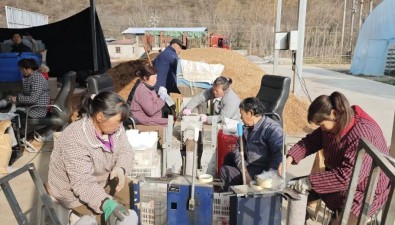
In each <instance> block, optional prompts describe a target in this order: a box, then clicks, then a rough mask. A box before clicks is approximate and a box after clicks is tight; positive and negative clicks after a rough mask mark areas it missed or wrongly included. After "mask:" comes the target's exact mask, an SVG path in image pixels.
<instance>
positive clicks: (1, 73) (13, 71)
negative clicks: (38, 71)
mask: <svg viewBox="0 0 395 225" xmlns="http://www.w3.org/2000/svg"><path fill="white" fill-rule="evenodd" d="M25 58H32V59H34V60H36V62H37V64H38V65H41V54H37V53H30V52H23V53H21V54H20V53H18V52H9V53H0V82H3V83H11V82H19V81H22V78H23V76H22V74H21V72H20V71H19V67H18V62H19V60H21V59H25Z"/></svg>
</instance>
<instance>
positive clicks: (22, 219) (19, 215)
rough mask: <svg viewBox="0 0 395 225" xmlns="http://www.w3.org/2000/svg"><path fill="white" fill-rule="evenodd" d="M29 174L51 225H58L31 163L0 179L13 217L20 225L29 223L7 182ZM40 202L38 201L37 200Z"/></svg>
mask: <svg viewBox="0 0 395 225" xmlns="http://www.w3.org/2000/svg"><path fill="white" fill-rule="evenodd" d="M27 171H28V172H29V173H30V176H31V178H32V180H33V182H34V184H35V185H36V187H37V191H38V193H39V195H40V198H41V200H42V201H43V203H44V206H45V210H46V211H47V213H48V215H49V217H50V220H51V221H50V222H51V224H53V225H60V222H59V219H58V217H57V216H56V214H55V211H54V208H53V206H52V200H51V198H50V197H49V195H48V194H47V192H46V191H45V188H44V184H43V182H42V180H41V178H40V175H39V174H38V172H37V170H36V168H35V166H34V164H33V163H30V164H26V165H25V166H23V167H22V168H20V169H18V170H16V171H14V172H12V173H10V174H8V175H7V176H5V177H2V178H0V186H1V188H2V189H3V192H4V195H5V197H6V198H7V201H8V204H9V205H10V207H11V209H12V212H13V213H14V216H15V218H16V220H17V222H18V224H20V225H29V222H28V220H27V217H26V215H25V214H24V213H23V211H22V209H21V207H20V206H19V203H18V201H17V199H16V197H15V194H14V192H13V191H12V188H11V186H10V184H9V182H10V181H11V180H12V179H14V178H16V177H17V176H19V175H21V174H22V173H25V172H27ZM39 201H40V200H39Z"/></svg>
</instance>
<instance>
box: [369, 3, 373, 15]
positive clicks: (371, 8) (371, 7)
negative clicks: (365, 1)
mask: <svg viewBox="0 0 395 225" xmlns="http://www.w3.org/2000/svg"><path fill="white" fill-rule="evenodd" d="M372 10H373V0H370V7H369V14H370V13H371V12H372Z"/></svg>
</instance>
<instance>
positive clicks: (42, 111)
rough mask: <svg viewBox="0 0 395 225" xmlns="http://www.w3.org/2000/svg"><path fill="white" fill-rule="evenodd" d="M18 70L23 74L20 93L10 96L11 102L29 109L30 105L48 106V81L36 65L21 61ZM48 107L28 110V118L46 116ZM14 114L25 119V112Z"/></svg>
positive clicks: (26, 60)
mask: <svg viewBox="0 0 395 225" xmlns="http://www.w3.org/2000/svg"><path fill="white" fill-rule="evenodd" d="M18 66H19V69H20V71H21V73H22V74H23V81H22V92H21V93H20V94H18V95H17V96H12V97H11V100H12V102H13V103H16V105H17V106H22V107H26V108H27V107H29V106H32V105H48V104H49V101H50V97H49V85H48V81H47V80H46V79H45V78H44V77H43V75H42V74H41V73H40V72H39V71H38V65H37V63H36V61H35V60H34V59H27V58H26V59H21V60H20V61H19V62H18ZM47 112H48V107H34V108H32V109H31V110H29V117H32V118H42V117H45V116H46V115H47ZM15 113H17V114H19V115H20V118H21V119H23V118H26V111H23V110H17V111H16V112H15Z"/></svg>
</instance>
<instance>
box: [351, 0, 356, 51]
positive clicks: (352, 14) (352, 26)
mask: <svg viewBox="0 0 395 225" xmlns="http://www.w3.org/2000/svg"><path fill="white" fill-rule="evenodd" d="M354 16H355V0H352V8H351V28H350V56H351V54H352V45H353V35H354Z"/></svg>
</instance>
